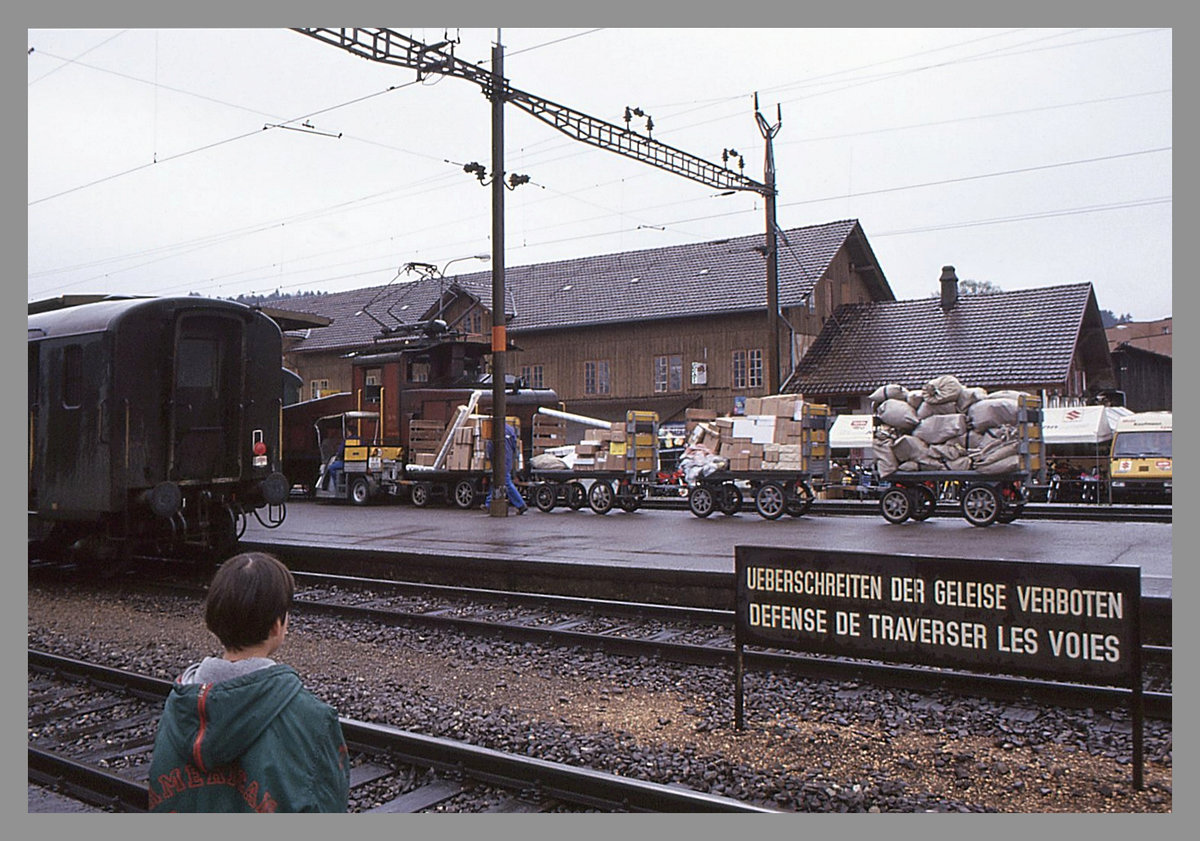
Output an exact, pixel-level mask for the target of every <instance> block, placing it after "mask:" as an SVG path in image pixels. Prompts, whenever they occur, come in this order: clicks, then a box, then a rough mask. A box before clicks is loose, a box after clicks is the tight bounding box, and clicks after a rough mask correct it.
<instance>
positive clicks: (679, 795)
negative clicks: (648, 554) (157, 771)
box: [27, 649, 777, 813]
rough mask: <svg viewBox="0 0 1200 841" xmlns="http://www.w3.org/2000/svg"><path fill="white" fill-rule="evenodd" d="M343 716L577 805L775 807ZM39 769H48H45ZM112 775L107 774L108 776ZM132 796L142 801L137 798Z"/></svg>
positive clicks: (81, 668)
mask: <svg viewBox="0 0 1200 841" xmlns="http://www.w3.org/2000/svg"><path fill="white" fill-rule="evenodd" d="M27 656H28V664H29V667H30V668H33V669H35V670H40V671H48V672H53V673H54V674H57V675H74V676H78V677H82V678H86V679H88V680H90V681H92V682H94V683H97V684H98V685H101V686H104V687H109V688H111V687H128V688H129V690H130V691H136V692H139V693H144V692H147V691H149V690H151V689H154V690H157V694H158V695H159V697H163V698H165V697H166V695H167V693H168V692H169V691H170V688H171V685H172V684H171V681H168V680H162V679H161V678H154V677H149V676H146V675H139V674H137V673H135V672H129V671H125V670H124V669H115V668H112V667H109V666H101V665H99V664H95V663H87V662H84V661H82V660H77V659H73V658H70V657H62V656H60V655H56V654H51V653H49V652H44V651H38V650H36V649H27ZM339 721H340V723H341V725H342V732H343V734H344V735H345V737H346V741H347V742H348V743H352V744H353V745H354V746H355V747H356V748H358V749H360V750H364V751H367V752H372V753H380V754H384V755H386V756H388V757H390V758H391V759H393V760H396V761H401V762H408V763H412V764H416V765H422V766H428V767H433V768H437V769H439V770H443V771H454V772H458V773H462V774H465V775H467V776H469V777H471V778H472V779H476V780H479V781H480V782H485V783H490V784H497V785H502V786H505V787H510V788H531V787H532V788H535V789H536V790H538V791H539V792H540V793H541V794H542V795H545V796H553V797H558V798H560V799H562V800H564V801H567V802H570V803H573V804H579V805H585V806H590V807H593V808H600V809H607V810H610V811H647V812H757V813H762V812H766V813H772V812H775V811H777V810H774V809H768V808H765V807H761V806H756V805H754V804H750V803H744V802H741V801H738V800H733V799H731V798H727V797H721V796H719V795H712V794H707V793H705V792H700V791H696V790H693V789H685V788H680V787H677V786H668V785H662V784H660V783H653V782H648V781H645V780H638V779H635V778H632V777H622V776H619V775H616V774H610V773H607V772H604V771H596V770H593V769H590V768H580V767H576V766H571V765H563V764H560V763H557V762H550V761H548V760H543V759H537V758H535V757H529V756H520V755H517V754H506V753H503V752H501V751H496V750H492V749H490V748H483V747H479V746H476V745H470V744H466V743H464V742H457V741H454V740H452V739H443V738H440V737H436V736H425V735H421V734H419V733H413V732H411V731H407V730H401V729H399V728H396V727H390V726H387V725H381V724H373V723H369V722H364V721H358V720H356V719H351V718H346V717H344V716H339ZM34 750H35V749H33V748H30V754H31V760H30V761H31V764H30V769H31V774H32V773H33V772H34V766H33V758H32V754H33V751H34ZM39 761H40V760H39ZM68 762H69V761H68ZM69 764H70V765H71V766H77V768H75V770H76V771H78V772H79V773H78V774H76V775H74V779H82V774H83V770H84V769H86V766H81V765H80V763H69ZM39 767H40V765H39ZM39 773H42V772H40V771H39ZM64 776H65V775H63V774H60V775H59V776H58V777H47V779H51V780H52V781H53V780H59V779H61V778H63V777H64ZM112 776H113V775H104V777H106V778H107V777H112ZM30 779H31V781H32V780H33V777H32V776H31V777H30ZM118 779H119V778H118ZM100 782H102V783H105V784H107V785H109V786H114V787H115V786H116V783H115V782H114V781H113V780H107V779H102V780H101V781H100ZM126 782H127V781H126ZM42 784H45V783H42ZM59 784H60V785H61V784H63V783H61V782H60V783H59ZM129 785H132V786H133V787H134V788H138V789H139V791H138V792H135V794H136V796H140V798H141V802H142V803H146V802H147V801H148V793H147V790H146V787H145V786H144V785H142V786H140V787H139V786H138V784H137V783H129ZM122 791H123V798H125V799H127V798H128V797H129V796H130V790H129V789H128V788H125V789H122ZM80 799H82V798H80ZM89 802H91V801H89ZM122 802H124V799H123V801H122ZM134 802H136V797H135V801H134Z"/></svg>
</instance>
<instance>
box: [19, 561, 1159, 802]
mask: <svg viewBox="0 0 1200 841" xmlns="http://www.w3.org/2000/svg"><path fill="white" fill-rule="evenodd" d="M290 628H291V630H290V633H289V635H288V639H287V641H286V643H285V645H284V647H283V649H282V650H281V652H280V654H279V656H278V659H279V660H280V661H282V662H285V663H288V664H289V665H291V666H293V667H295V668H296V670H297V671H298V672H299V673H300V674H301V676H302V678H303V679H304V681H305V683H306V685H307V686H308V687H309V688H310V689H312V691H313V692H314V693H315V694H316V695H317V696H318V697H320V698H322V699H323V700H325V701H327V702H329V703H330V704H332V705H334V707H336V708H337V710H338V711H339V713H341V714H342V715H344V716H347V717H351V718H356V719H362V720H364V721H370V722H378V723H383V724H388V725H391V726H394V727H400V728H404V729H408V730H412V731H415V732H418V733H425V734H429V735H433V736H440V737H446V738H453V739H459V740H463V741H467V742H471V743H473V744H479V745H483V746H486V747H490V748H493V749H497V750H504V751H511V752H516V753H522V754H527V755H531V756H537V757H539V758H542V759H546V760H553V761H558V762H566V763H570V764H573V765H579V766H586V767H590V768H595V769H597V770H602V771H608V772H612V773H617V774H622V775H626V776H630V777H637V778H641V779H647V780H653V781H655V782H659V783H676V784H681V785H685V786H688V787H690V788H695V789H697V790H701V791H707V792H711V793H714V794H719V795H723V796H726V797H734V798H738V799H741V800H746V801H750V802H754V803H758V804H762V805H768V806H772V807H774V808H779V809H785V810H795V811H812V812H924V811H937V812H1023V813H1041V812H1135V813H1136V812H1170V811H1171V809H1172V791H1171V779H1172V776H1171V774H1172V765H1171V763H1172V735H1171V725H1170V723H1169V722H1161V721H1153V720H1148V721H1147V722H1146V733H1145V741H1146V751H1145V753H1146V765H1145V786H1144V789H1143V790H1142V791H1137V790H1135V789H1134V788H1133V785H1132V775H1133V767H1132V765H1131V763H1130V756H1131V750H1132V744H1131V743H1132V737H1131V732H1132V727H1131V722H1130V718H1129V715H1128V714H1127V713H1126V712H1125V711H1121V710H1116V711H1099V710H1072V709H1060V708H1053V707H1046V706H1041V705H1038V704H1034V703H1031V702H1025V703H1001V702H993V701H988V700H982V699H976V698H967V697H961V696H956V695H951V694H949V693H943V692H933V693H918V692H912V691H906V690H891V689H886V688H880V687H875V686H872V685H869V684H865V683H856V682H851V681H840V682H839V681H825V680H809V679H804V678H800V677H797V676H795V675H790V674H782V673H769V672H750V673H748V674H747V675H746V686H745V704H746V728H745V729H744V730H742V731H738V730H736V729H735V728H734V725H733V700H734V699H733V675H732V672H731V670H728V669H722V668H702V667H694V666H682V665H676V664H672V663H664V662H659V661H657V660H654V659H650V658H631V657H615V656H610V655H607V654H602V653H596V652H592V651H582V650H578V649H566V648H549V647H541V646H535V645H530V644H519V643H509V642H503V641H498V640H494V639H484V638H476V637H469V636H464V635H461V634H457V633H447V632H433V631H428V630H417V629H410V628H389V627H384V626H381V625H377V624H374V623H368V622H351V623H346V622H339V621H337V620H333V619H328V618H322V617H312V616H305V615H304V614H303V613H302V612H300V613H297V614H296V615H294V616H293V617H292V621H291V623H290ZM28 644H29V646H30V647H32V648H43V649H46V650H49V651H53V652H55V653H59V654H63V655H66V656H72V657H77V658H80V659H84V660H90V661H95V662H99V663H103V664H106V665H110V666H114V667H118V668H123V669H128V670H131V671H136V672H140V673H144V674H150V675H154V676H156V677H160V678H165V679H174V678H175V677H176V676H177V675H178V673H179V672H180V671H182V669H183V668H184V667H185V666H186V665H187V664H189V663H190V662H193V661H195V660H198V659H200V658H202V657H204V656H206V655H210V654H219V653H220V648H219V644H218V643H217V640H216V638H215V637H214V636H213V635H212V634H210V633H209V632H208V631H207V630H206V629H205V628H204V625H203V609H202V606H201V604H200V602H199V601H198V600H196V599H194V598H187V597H182V596H171V595H147V594H145V593H135V592H126V591H121V590H118V589H110V590H108V591H104V592H99V591H97V590H95V589H94V588H93V589H90V590H89V589H85V588H84V587H82V586H80V587H72V586H70V585H55V584H37V585H35V584H31V585H30V588H29V595H28Z"/></svg>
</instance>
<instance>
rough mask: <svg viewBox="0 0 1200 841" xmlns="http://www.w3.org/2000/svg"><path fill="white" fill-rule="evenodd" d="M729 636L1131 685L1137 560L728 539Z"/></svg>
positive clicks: (1136, 645) (1136, 637)
mask: <svg viewBox="0 0 1200 841" xmlns="http://www.w3.org/2000/svg"><path fill="white" fill-rule="evenodd" d="M735 551H736V556H735V566H736V575H737V636H738V642H739V644H761V645H767V646H772V647H779V648H786V649H790V650H797V651H807V652H814V653H822V654H833V655H841V656H850V657H862V658H868V659H873V660H885V661H898V662H906V663H919V664H924V665H930V666H939V667H947V668H963V669H967V670H975V671H986V672H997V673H1005V674H1014V675H1028V676H1035V677H1048V678H1052V679H1055V680H1076V679H1078V680H1083V681H1085V682H1087V683H1089V684H1091V685H1098V684H1105V683H1108V684H1111V685H1123V686H1128V685H1130V681H1131V680H1132V677H1131V675H1133V674H1134V670H1137V671H1140V644H1141V643H1140V626H1139V623H1138V616H1139V606H1140V600H1141V573H1140V570H1139V569H1137V568H1136V567H1117V566H1085V565H1076V564H1053V563H1045V564H1044V563H1027V562H1015V561H1011V562H1010V561H981V560H957V559H933V558H930V559H926V558H915V557H907V556H896V555H876V554H871V553H863V552H838V551H825V550H798V549H772V548H765V547H756V546H739V547H737V548H736V550H735Z"/></svg>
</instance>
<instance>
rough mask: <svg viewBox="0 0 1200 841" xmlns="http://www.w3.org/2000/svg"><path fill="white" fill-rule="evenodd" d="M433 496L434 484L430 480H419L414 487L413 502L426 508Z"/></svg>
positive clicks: (419, 506)
mask: <svg viewBox="0 0 1200 841" xmlns="http://www.w3.org/2000/svg"><path fill="white" fill-rule="evenodd" d="M432 496H433V486H432V485H430V484H429V483H428V482H417V484H415V485H413V488H412V504H413V505H415V506H417V507H418V508H424V507H425V506H426V505H428V504H429V498H430V497H432Z"/></svg>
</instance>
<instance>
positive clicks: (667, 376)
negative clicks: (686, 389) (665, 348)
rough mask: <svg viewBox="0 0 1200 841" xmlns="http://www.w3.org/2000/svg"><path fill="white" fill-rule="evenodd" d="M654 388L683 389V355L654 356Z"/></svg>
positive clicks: (664, 389)
mask: <svg viewBox="0 0 1200 841" xmlns="http://www.w3.org/2000/svg"><path fill="white" fill-rule="evenodd" d="M654 390H655V391H656V392H663V391H683V357H682V356H656V357H654Z"/></svg>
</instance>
